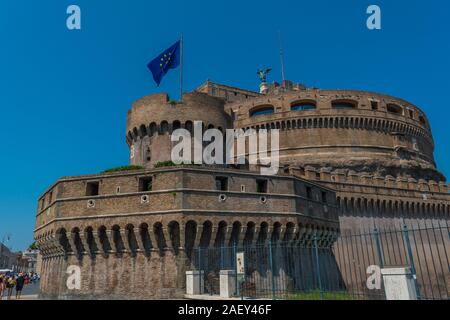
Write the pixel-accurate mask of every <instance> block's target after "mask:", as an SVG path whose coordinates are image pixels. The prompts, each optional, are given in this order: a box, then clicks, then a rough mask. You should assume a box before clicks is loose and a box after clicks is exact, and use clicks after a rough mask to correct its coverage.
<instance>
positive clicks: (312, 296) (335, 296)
mask: <svg viewBox="0 0 450 320" xmlns="http://www.w3.org/2000/svg"><path fill="white" fill-rule="evenodd" d="M282 299H284V300H355V298H354V297H353V296H352V295H351V294H349V293H348V292H346V291H323V292H322V297H321V294H320V291H319V290H313V291H306V292H296V293H289V294H287V295H286V296H284V297H282Z"/></svg>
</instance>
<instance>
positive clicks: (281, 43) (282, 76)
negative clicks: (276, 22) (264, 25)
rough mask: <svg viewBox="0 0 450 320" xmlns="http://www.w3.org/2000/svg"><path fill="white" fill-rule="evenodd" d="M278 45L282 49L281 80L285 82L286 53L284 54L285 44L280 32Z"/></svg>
mask: <svg viewBox="0 0 450 320" xmlns="http://www.w3.org/2000/svg"><path fill="white" fill-rule="evenodd" d="M278 44H279V47H280V62H281V80H282V81H283V82H284V80H285V78H284V52H283V42H282V39H281V32H280V30H278Z"/></svg>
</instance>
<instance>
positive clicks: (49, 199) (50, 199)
mask: <svg viewBox="0 0 450 320" xmlns="http://www.w3.org/2000/svg"><path fill="white" fill-rule="evenodd" d="M52 200H53V191H50V193H49V194H48V204H49V205H50V204H51V203H52Z"/></svg>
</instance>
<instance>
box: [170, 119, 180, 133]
mask: <svg viewBox="0 0 450 320" xmlns="http://www.w3.org/2000/svg"><path fill="white" fill-rule="evenodd" d="M180 128H181V123H180V121H178V120H175V121H174V122H173V123H172V131H175V130H177V129H180Z"/></svg>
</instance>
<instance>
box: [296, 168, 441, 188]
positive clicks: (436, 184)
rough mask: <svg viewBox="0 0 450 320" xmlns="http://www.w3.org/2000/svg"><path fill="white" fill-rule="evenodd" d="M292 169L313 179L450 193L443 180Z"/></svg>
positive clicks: (342, 171) (344, 171) (298, 174)
mask: <svg viewBox="0 0 450 320" xmlns="http://www.w3.org/2000/svg"><path fill="white" fill-rule="evenodd" d="M291 171H292V174H293V175H295V176H299V177H303V178H306V179H308V180H313V181H320V182H331V183H340V184H352V185H363V186H370V187H382V188H392V189H404V190H411V191H419V192H425V193H444V194H449V184H447V183H446V182H443V181H434V180H428V181H427V180H425V179H419V180H416V179H414V178H404V177H397V178H395V177H393V176H389V175H388V176H385V177H381V176H377V175H372V174H370V173H367V172H361V173H356V172H354V171H347V170H339V169H338V170H331V169H329V168H321V169H319V170H317V169H315V168H313V167H310V166H308V167H306V168H304V169H300V168H291Z"/></svg>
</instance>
